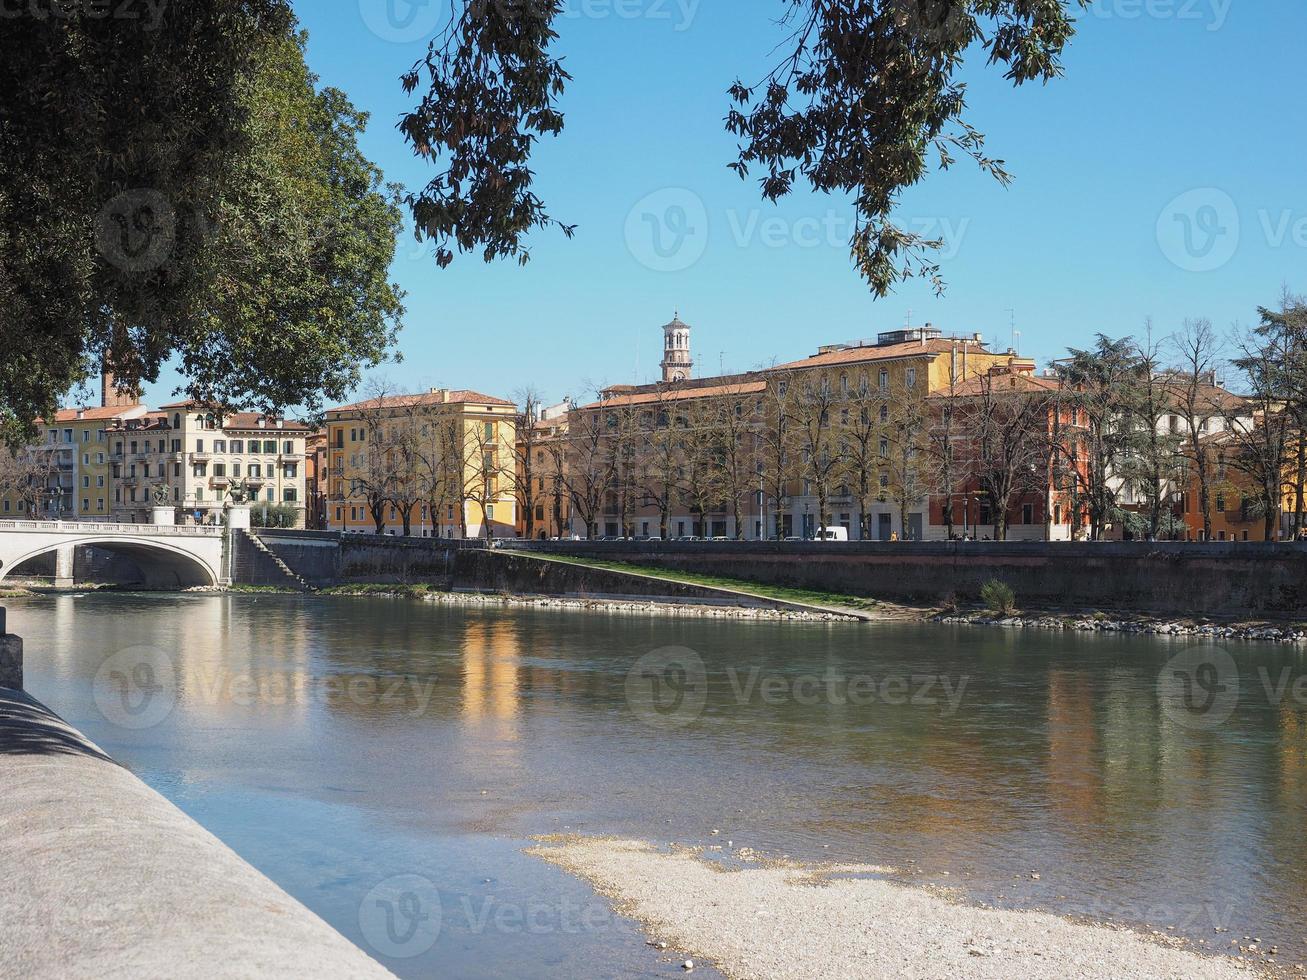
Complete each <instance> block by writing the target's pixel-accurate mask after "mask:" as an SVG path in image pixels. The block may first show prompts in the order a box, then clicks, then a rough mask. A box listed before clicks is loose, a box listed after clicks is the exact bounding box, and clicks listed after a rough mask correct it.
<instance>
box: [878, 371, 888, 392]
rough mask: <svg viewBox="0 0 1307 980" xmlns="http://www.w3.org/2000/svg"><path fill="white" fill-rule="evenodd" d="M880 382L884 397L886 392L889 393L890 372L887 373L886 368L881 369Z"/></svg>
mask: <svg viewBox="0 0 1307 980" xmlns="http://www.w3.org/2000/svg"><path fill="white" fill-rule="evenodd" d="M879 380H880V391H881V394H882V395H883V394H884V393H885V392H887V391H889V372H888V371H886V370H885V369H884V368H881V369H880V379H879Z"/></svg>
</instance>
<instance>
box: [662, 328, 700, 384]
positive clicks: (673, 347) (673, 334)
mask: <svg viewBox="0 0 1307 980" xmlns="http://www.w3.org/2000/svg"><path fill="white" fill-rule="evenodd" d="M662 367H663V382H664V383H666V384H671V383H673V382H676V381H688V380H689V378H690V372H691V370H692V369H693V368H694V361H693V360H692V359H691V358H690V325H689V324H688V323H682V322H681V315H680V313H679V312H677V313H676V314H674V315H673V316H672V322H671V323H668V324H666V325H665V326H664V327H663V364H662Z"/></svg>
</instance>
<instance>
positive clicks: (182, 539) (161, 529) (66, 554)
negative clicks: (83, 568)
mask: <svg viewBox="0 0 1307 980" xmlns="http://www.w3.org/2000/svg"><path fill="white" fill-rule="evenodd" d="M225 545H226V540H225V537H224V529H223V528H221V527H200V526H190V525H179V526H169V525H157V524H110V523H103V522H99V521H87V522H78V523H69V522H65V521H0V582H3V581H4V580H5V579H6V578H7V577H8V576H9V575H11V574H14V573H15V572H17V573H18V574H23V571H24V570H23V568H22V566H23V565H24V564H28V563H31V564H30V565H29V568H28V569H27V572H28V573H30V574H38V573H37V572H36V571H35V568H34V566H35V565H36V561H35V560H37V559H43V558H47V557H49V556H53V557H54V584H55V586H56V587H57V588H68V587H71V586H72V585H74V584H75V570H74V569H75V557H76V554H77V549H79V548H83V549H85V548H93V549H96V551H97V552H108V553H109V554H110V555H114V556H117V557H118V558H122V559H127V560H128V561H130V562H131V563H132V564H134V565H135V566H136V568H137V569H138V570H139V573H140V576H141V578H142V584H143V585H145V586H147V587H149V588H179V587H180V588H186V587H190V586H196V585H226V584H228V583H230V581H231V575H230V571H229V569H228V565H229V562H228V560H227V555H228V549H227V548H226V546H225Z"/></svg>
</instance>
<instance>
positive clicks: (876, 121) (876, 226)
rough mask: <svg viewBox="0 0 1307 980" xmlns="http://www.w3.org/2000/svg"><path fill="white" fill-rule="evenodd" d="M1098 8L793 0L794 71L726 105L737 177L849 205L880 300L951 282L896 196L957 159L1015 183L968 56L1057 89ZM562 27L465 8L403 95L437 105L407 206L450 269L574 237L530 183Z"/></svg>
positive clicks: (558, 127)
mask: <svg viewBox="0 0 1307 980" xmlns="http://www.w3.org/2000/svg"><path fill="white" fill-rule="evenodd" d="M1087 3H1088V0H1047V2H1040V3H1030V2H1027V0H984V2H976V3H972V2H968V3H963V2H949V3H937V2H933V0H889V2H870V0H782V5H783V9H784V15H783V17H782V24H783V26H784V28H785V29H786V30H787V31H789V32H790V34H789V38H788V40H787V41H786V42H784V46H785V55H784V57H783V58H782V59H781V61H780V62H779V63H778V64H776V65H775V66H774V67H773V68H772V70H771V71H770V72H768V73H767V75H766V77H764V78H763V79H762V80H761V81H760V82H759V83H757V84H746V83H744V82H743V81H740V80H739V79H737V80H736V81H735V83H734V84H733V85H731V86H730V89H729V97H730V102H731V105H730V108H729V111H728V113H727V117H726V128H727V130H728V131H729V132H730V133H732V134H733V135H734V136H736V137H737V139H738V141H739V154H738V158H737V159H736V161H735V162H734V163H733V164H732V166H733V167H734V169H735V170H736V171H737V172H738V173H739V174H740V176H741V177H744V176H746V175H747V174H748V173H749V172H750V171H751V170H752V169H754V168H758V169H760V170H761V171H762V172H763V176H762V178H761V180H760V185H761V191H762V195H763V197H764V198H766V199H767V200H771V201H775V200H777V199H778V198H780V197H783V196H785V195H786V194H788V193H789V192H790V191H791V190H792V189H793V187H794V185H795V183H796V182H799V181H800V180H802V181H806V182H807V183H808V184H809V185H810V186H811V187H812V188H813V189H814V190H817V191H822V192H826V193H830V192H840V193H845V194H848V195H849V196H851V197H852V199H853V202H854V211H855V222H856V223H855V229H854V232H853V236H852V239H851V242H850V246H851V249H852V253H853V259H854V262H855V264H856V265H857V267H858V269H859V271H860V272H861V273H862V275H863V276H864V278H866V280H867V281H868V283H869V284H870V285H871V288H872V289H873V290H874V291H875V292H876V293H878V294H880V295H884V294H885V293H886V292H887V291H888V290H889V289H890V288H891V287H892V286H893V284H894V283H896V282H898V281H899V280H901V279H903V278H905V277H906V276H908V275H911V274H913V273H914V272H916V273H919V274H924V275H928V276H930V277H931V278H932V279H934V280H935V281H936V283H937V284H938V269H937V267H936V266H935V265H934V264H932V263H931V262H930V261H929V260H928V258H927V256H928V255H929V253H930V251H931V249H933V248H936V247H938V246H939V244H940V243H939V242H935V241H928V240H926V239H925V238H924V237H923V236H921V235H918V234H914V233H913V232H911V231H909V230H906V229H904V228H902V227H899V226H898V225H896V224H895V223H894V222H893V220H892V215H893V212H894V208H895V204H896V201H897V198H898V195H899V193H900V192H901V191H902V190H903V189H904V188H907V187H910V186H912V185H914V184H917V183H919V182H920V181H921V180H923V179H924V178H925V176H926V174H927V172H928V170H929V167H930V164H931V162H933V163H934V164H935V165H936V166H938V167H939V169H941V170H943V169H947V168H948V167H949V166H950V165H951V164H952V163H953V162H954V160H955V157H956V156H959V155H960V156H966V157H970V158H971V159H972V160H974V161H975V163H976V164H977V165H978V166H979V167H980V168H981V169H982V171H984V172H986V173H989V174H992V175H993V176H994V177H996V178H998V180H999V181H1000V182H1003V183H1006V182H1007V181H1008V179H1009V177H1008V174H1007V172H1006V170H1005V169H1004V167H1003V163H1002V161H1000V160H995V159H993V158H991V157H989V156H988V155H987V154H986V152H985V147H984V137H983V136H982V134H981V133H980V132H978V131H977V130H976V129H975V128H974V127H972V126H971V125H970V124H969V123H967V122H966V120H965V119H964V118H963V112H964V110H965V108H966V99H965V85H964V84H963V82H962V81H961V79H960V76H961V75H962V74H963V71H964V61H965V55H966V54H967V52H968V51H969V50H976V51H979V50H983V51H985V52H986V58H987V61H988V64H990V65H992V66H997V67H999V68H1001V69H1003V71H1004V76H1005V77H1006V78H1007V79H1008V80H1009V81H1011V82H1012V83H1013V84H1015V85H1020V84H1022V83H1024V82H1028V81H1048V80H1050V79H1053V78H1055V77H1057V76H1058V75H1059V74H1061V70H1062V69H1061V65H1060V62H1059V59H1060V57H1061V54H1062V51H1063V49H1064V48H1065V46H1066V44H1067V43H1068V41H1069V40H1070V38H1071V36H1072V34H1073V19H1072V14H1073V12H1074V11H1075V10H1076V9H1078V8H1079V7H1081V6H1086V5H1087ZM563 11H564V4H563V3H562V2H561V0H541V2H536V3H485V2H482V0H455V2H454V3H452V4H451V17H450V20H449V22H448V24H447V25H446V27H445V29H444V30H443V31H441V33H439V34H438V35H437V37H436V38H435V39H434V40H433V41H432V42H431V45H430V48H429V50H428V52H427V56H426V58H425V59H424V60H423V61H422V62H420V63H419V64H417V65H415V66H414V67H413V69H412V70H411V71H410V72H408V73H407V74H406V75H404V77H403V85H404V89H405V91H406V92H409V93H412V92H414V91H415V90H417V88H418V87H419V85H424V89H425V91H424V92H423V94H422V98H421V101H420V103H419V104H418V106H417V107H416V108H415V109H414V111H413V112H412V113H410V114H409V115H408V116H406V117H405V118H404V120H403V122H402V124H401V129H402V130H403V132H404V135H405V137H406V139H408V141H409V142H410V143H411V144H412V145H413V148H414V151H415V152H416V153H417V154H418V155H420V156H422V157H424V158H426V159H429V160H432V161H433V162H438V165H439V166H441V167H442V168H443V169H442V171H441V173H440V174H439V176H437V177H436V178H435V179H434V180H433V181H432V182H431V184H429V185H428V187H427V188H426V189H425V190H424V191H423V192H422V193H421V194H420V195H415V196H413V197H412V198H411V200H410V203H411V205H412V207H413V213H414V218H415V220H416V222H417V227H418V229H419V233H421V234H423V235H425V236H427V237H430V238H433V239H435V240H436V243H437V249H436V261H437V262H438V263H439V264H440V265H442V266H444V265H447V264H448V263H449V262H450V261H451V260H452V258H453V252H452V249H453V248H454V247H457V248H458V249H459V250H460V251H469V250H473V249H481V250H482V252H483V254H484V255H485V257H486V258H487V259H490V258H494V257H497V256H500V255H510V256H514V257H516V258H518V259H519V260H520V261H525V260H526V258H527V255H528V253H527V252H526V250H525V247H524V240H525V238H526V236H527V234H528V233H529V232H530V231H532V230H534V229H536V228H540V227H544V226H548V225H559V226H560V227H561V228H562V229H563V231H564V232H565V233H566V234H569V235H570V234H571V233H572V230H573V229H572V227H571V226H568V225H562V224H561V223H560V222H557V221H555V220H554V219H553V218H551V217H550V215H549V214H548V212H547V210H546V208H545V205H544V203H543V202H542V201H541V200H540V199H539V198H538V197H537V196H536V194H535V192H534V190H533V188H532V178H533V176H534V175H533V174H532V172H531V170H530V168H529V163H530V158H531V154H532V151H533V150H534V147H535V144H536V142H537V141H538V140H539V139H540V138H541V137H543V136H545V135H550V136H557V135H558V134H559V133H560V132H561V131H562V129H563V124H564V118H563V114H562V113H561V112H560V111H559V108H558V105H559V101H560V99H561V97H562V94H563V91H564V88H565V86H566V84H567V82H568V81H570V76H569V75H568V74H567V72H566V71H564V70H563V68H562V64H561V62H560V61H559V60H558V59H557V58H555V57H554V56H553V55H552V53H551V47H552V45H553V44H554V42H555V41H556V40H557V34H556V33H555V31H554V29H553V26H554V24H555V23H556V22H557V21H558V20H560V19H561V18H562V16H563Z"/></svg>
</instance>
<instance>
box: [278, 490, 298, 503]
mask: <svg viewBox="0 0 1307 980" xmlns="http://www.w3.org/2000/svg"><path fill="white" fill-rule="evenodd" d="M281 499H282V500H283V501H285V502H286V503H288V504H293V503H295V488H294V487H287V488H286V489H285V490H283V491H282V492H281Z"/></svg>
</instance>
